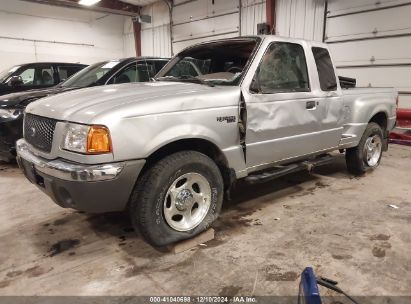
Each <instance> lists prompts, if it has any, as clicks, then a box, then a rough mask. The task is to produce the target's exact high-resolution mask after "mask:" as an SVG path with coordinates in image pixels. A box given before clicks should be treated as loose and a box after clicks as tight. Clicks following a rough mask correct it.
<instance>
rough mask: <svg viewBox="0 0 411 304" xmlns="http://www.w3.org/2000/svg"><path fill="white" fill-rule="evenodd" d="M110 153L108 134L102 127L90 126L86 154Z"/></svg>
mask: <svg viewBox="0 0 411 304" xmlns="http://www.w3.org/2000/svg"><path fill="white" fill-rule="evenodd" d="M111 151H112V146H111V137H110V132H109V130H108V129H107V128H106V127H103V126H91V127H90V130H89V131H88V136H87V153H89V154H104V153H110V152H111Z"/></svg>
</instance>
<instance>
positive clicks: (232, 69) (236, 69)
mask: <svg viewBox="0 0 411 304" xmlns="http://www.w3.org/2000/svg"><path fill="white" fill-rule="evenodd" d="M242 71H243V69H242V68H240V67H236V66H232V67H230V68H228V69H227V71H226V72H229V73H234V74H235V73H241V72H242Z"/></svg>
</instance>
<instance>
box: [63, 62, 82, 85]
mask: <svg viewBox="0 0 411 304" xmlns="http://www.w3.org/2000/svg"><path fill="white" fill-rule="evenodd" d="M81 69H83V67H81V66H76V65H67V66H58V67H57V71H58V73H59V77H60V81H64V80H66V79H68V78H70V77H71V76H72V75H74V74H75V73H77V72H78V71H80V70H81Z"/></svg>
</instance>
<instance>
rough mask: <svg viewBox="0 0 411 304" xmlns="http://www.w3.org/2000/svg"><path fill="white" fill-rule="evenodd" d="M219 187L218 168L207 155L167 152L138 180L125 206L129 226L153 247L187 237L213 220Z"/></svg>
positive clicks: (219, 201) (220, 199)
mask: <svg viewBox="0 0 411 304" xmlns="http://www.w3.org/2000/svg"><path fill="white" fill-rule="evenodd" d="M223 188H224V187H223V178H222V176H221V173H220V170H219V169H218V167H217V165H216V164H215V162H214V161H213V160H211V159H210V158H209V157H208V156H206V155H204V154H202V153H199V152H196V151H182V152H177V153H175V154H171V155H169V156H167V157H165V158H163V159H161V160H160V161H158V162H157V163H155V164H154V165H153V166H152V167H150V168H149V169H147V171H145V172H144V173H143V174H142V176H141V178H140V179H139V180H138V182H137V184H136V186H135V189H134V191H133V194H132V196H131V199H130V205H129V206H130V208H129V212H130V217H131V221H132V224H133V227H134V229H136V230H137V231H139V232H140V233H141V234H142V236H143V237H144V239H145V240H146V241H147V242H148V243H149V244H151V245H153V246H155V247H162V246H166V245H169V244H172V243H175V242H178V241H181V240H185V239H188V238H191V237H193V236H195V235H197V234H199V233H201V232H203V231H205V230H207V229H208V228H209V227H210V225H211V224H212V223H213V222H214V221H215V220H216V219H217V217H218V215H219V213H220V211H221V206H222V203H223V192H224V189H223ZM196 204H197V206H196Z"/></svg>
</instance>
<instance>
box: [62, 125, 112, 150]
mask: <svg viewBox="0 0 411 304" xmlns="http://www.w3.org/2000/svg"><path fill="white" fill-rule="evenodd" d="M63 149H64V150H69V151H73V152H79V153H85V154H104V153H110V152H111V151H112V149H111V138H110V132H109V130H108V129H107V128H106V127H104V126H85V125H79V124H73V123H69V124H67V127H66V132H65V135H64V141H63Z"/></svg>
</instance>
